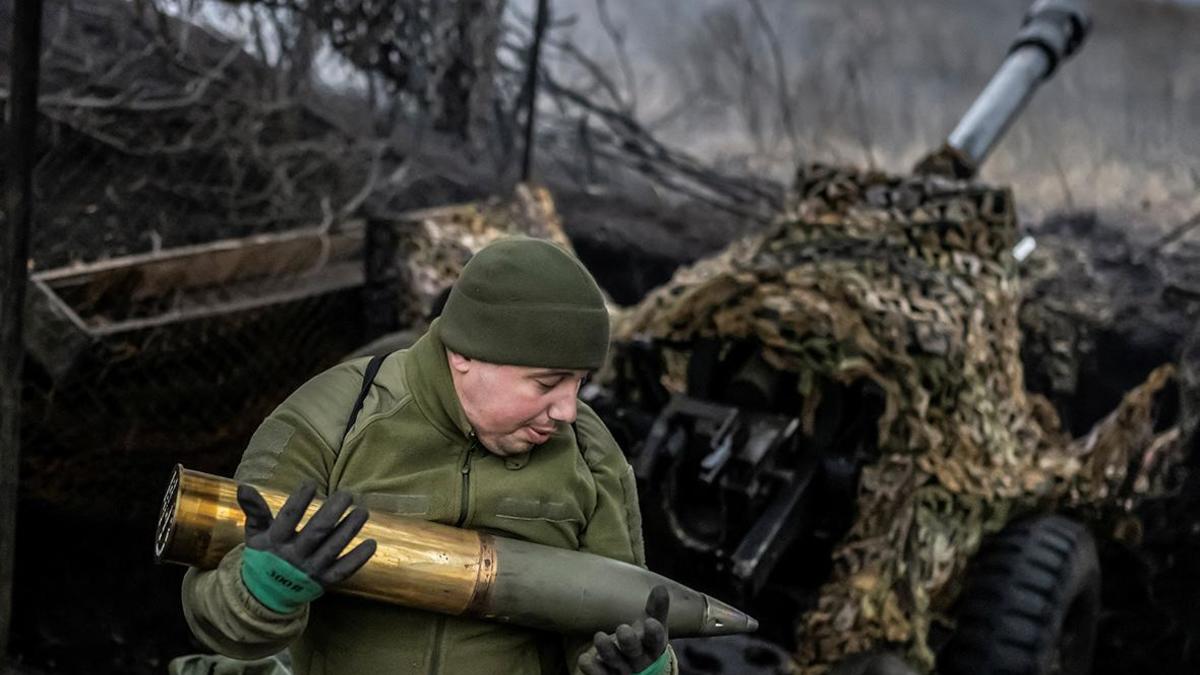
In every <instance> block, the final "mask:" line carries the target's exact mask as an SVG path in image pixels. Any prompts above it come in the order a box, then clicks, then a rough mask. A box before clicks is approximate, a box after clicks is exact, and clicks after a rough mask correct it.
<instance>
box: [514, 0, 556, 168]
mask: <svg viewBox="0 0 1200 675" xmlns="http://www.w3.org/2000/svg"><path fill="white" fill-rule="evenodd" d="M549 21H550V2H549V0H538V7H537V18H535V19H534V20H533V46H531V47H530V49H529V71H528V72H527V73H526V75H525V78H526V79H525V92H526V96H527V98H526V101H525V112H526V114H525V147H524V154H523V156H522V158H521V181H522V182H526V181H528V180H529V176H530V174H531V173H532V171H533V125H534V122H536V121H537V79H538V68H539V66H540V65H541V58H542V36H543V35H544V34H545V33H546V24H547V23H549Z"/></svg>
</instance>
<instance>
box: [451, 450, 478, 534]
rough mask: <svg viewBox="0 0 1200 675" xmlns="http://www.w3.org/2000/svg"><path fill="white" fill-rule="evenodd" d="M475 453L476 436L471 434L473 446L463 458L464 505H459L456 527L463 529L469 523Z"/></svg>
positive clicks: (461, 471) (460, 470)
mask: <svg viewBox="0 0 1200 675" xmlns="http://www.w3.org/2000/svg"><path fill="white" fill-rule="evenodd" d="M474 452H475V434H474V433H472V434H471V445H469V446H467V454H466V455H465V456H463V463H462V468H461V469H459V473H461V474H462V503H461V504H460V505H459V511H458V522H456V523H455V524H454V525H455V527H462V525H463V523H465V522H467V508H468V507H470V505H471V502H470V500H471V455H472V454H474Z"/></svg>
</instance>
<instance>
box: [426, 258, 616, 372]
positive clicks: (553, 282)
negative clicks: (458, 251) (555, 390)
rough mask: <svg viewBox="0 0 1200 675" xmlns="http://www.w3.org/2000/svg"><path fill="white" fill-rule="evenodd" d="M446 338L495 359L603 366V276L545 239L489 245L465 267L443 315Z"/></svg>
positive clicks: (469, 352)
mask: <svg viewBox="0 0 1200 675" xmlns="http://www.w3.org/2000/svg"><path fill="white" fill-rule="evenodd" d="M436 330H437V331H438V336H439V337H440V338H441V340H442V343H443V344H445V345H446V346H447V347H449V348H450V349H452V350H454V351H456V352H458V353H459V354H462V355H463V356H467V357H470V358H472V359H479V360H481V361H488V362H490V363H501V364H507V365H513V366H534V367H539V368H567V369H572V370H585V369H595V368H599V367H600V366H602V365H603V364H604V356H605V354H606V353H607V352H608V309H607V308H605V306H604V296H603V295H601V293H600V287H599V286H597V285H596V280H595V279H593V278H592V275H591V274H589V273H588V271H587V269H586V268H584V266H583V264H582V263H580V262H579V261H578V260H576V259H575V257H574V256H572V255H571V254H570V253H567V252H566V251H565V250H563V249H562V248H560V247H559V246H557V245H556V244H553V243H551V242H549V241H546V240H543V239H532V238H528V237H518V238H512V239H502V240H500V241H497V242H494V243H492V244H489V245H488V246H486V247H484V248H483V249H482V250H480V251H479V252H478V253H476V254H475V256H474V257H472V258H471V259H470V260H469V261H468V262H467V264H466V266H465V267H463V271H462V275H461V276H459V278H458V281H456V282H455V283H454V287H453V288H452V289H451V290H450V297H449V298H448V299H447V300H446V307H445V309H443V310H442V315H441V317H440V318H439V319H438V320H437V323H436Z"/></svg>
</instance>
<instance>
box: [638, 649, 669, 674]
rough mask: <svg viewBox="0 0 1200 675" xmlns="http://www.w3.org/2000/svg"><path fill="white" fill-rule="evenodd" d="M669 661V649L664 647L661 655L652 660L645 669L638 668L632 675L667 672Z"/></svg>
mask: <svg viewBox="0 0 1200 675" xmlns="http://www.w3.org/2000/svg"><path fill="white" fill-rule="evenodd" d="M670 663H671V650H670V649H664V650H663V653H662V655H661V656H659V657H658V658H657V659H655V660H654V663H651V664H650V665H648V666H646V668H645V670H640V671H638V672H636V673H634V674H633V675H661V674H662V673H666V672H669V670H670V667H669V666H670Z"/></svg>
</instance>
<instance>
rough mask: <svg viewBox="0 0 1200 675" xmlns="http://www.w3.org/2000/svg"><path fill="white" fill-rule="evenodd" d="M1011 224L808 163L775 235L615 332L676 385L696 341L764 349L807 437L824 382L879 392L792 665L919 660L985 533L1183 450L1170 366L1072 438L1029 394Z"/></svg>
mask: <svg viewBox="0 0 1200 675" xmlns="http://www.w3.org/2000/svg"><path fill="white" fill-rule="evenodd" d="M1015 235H1016V227H1015V215H1014V212H1013V200H1012V196H1011V193H1010V192H1009V191H1008V190H1005V189H994V188H990V187H986V186H982V185H978V184H973V183H966V182H958V181H951V180H946V179H942V178H937V177H919V176H918V177H897V176H891V175H887V174H883V173H877V172H864V173H853V172H843V171H836V170H833V169H830V168H827V167H823V166H819V165H817V166H810V167H806V168H804V169H802V170H801V171H800V173H799V175H798V177H797V182H796V187H795V191H794V194H793V196H792V199H791V200H790V203H789V205H788V206H787V208H786V209H785V211H784V213H783V214H782V215H781V217H780V218H779V219H778V220H777V222H776V223H775V225H774V226H773V227H771V228H770V229H769V230H768V231H766V232H765V233H763V234H759V235H755V236H751V237H748V238H745V239H743V240H740V241H738V242H736V243H734V244H733V245H731V246H730V247H729V248H727V249H726V250H725V251H724V252H723V253H722V254H721V255H719V256H717V257H715V258H710V259H707V260H705V261H702V262H700V263H697V264H696V265H694V266H692V267H690V268H685V269H682V270H680V271H679V272H677V273H676V275H675V277H674V278H673V279H672V281H671V282H670V283H668V284H667V285H666V286H664V287H662V288H660V289H659V290H657V291H656V292H654V293H653V294H652V295H651V296H649V297H648V298H647V299H645V300H644V301H643V302H642V303H641V304H639V305H638V306H636V307H634V308H631V309H630V310H628V311H627V312H626V313H624V314H623V315H621V316H618V317H617V319H616V325H617V329H616V332H615V336H614V337H615V340H616V341H617V342H621V341H628V340H631V339H634V338H635V337H648V338H651V339H654V340H657V341H659V342H660V344H663V345H666V346H667V347H666V349H667V352H666V357H667V359H666V363H667V370H668V374H667V375H666V378H667V379H669V380H670V382H668V383H667V384H668V386H669V387H670V388H672V389H675V390H682V389H683V388H684V387H685V386H686V385H685V382H686V366H687V360H688V356H689V348H688V345H690V344H693V343H694V342H695V341H696V340H700V339H703V338H716V337H719V338H720V339H722V340H726V341H728V340H747V341H752V342H757V343H758V344H760V345H761V347H762V351H763V356H764V358H765V359H766V360H767V361H768V362H769V363H770V364H771V365H773V366H775V367H777V368H780V369H783V370H785V371H788V372H791V373H795V374H796V375H797V376H798V383H799V384H798V386H799V390H800V392H799V393H800V395H801V396H802V398H803V401H804V403H803V404H802V407H803V409H802V410H801V411H797V412H798V413H799V415H800V417H801V419H802V420H803V422H804V425H805V427H806V429H807V430H810V431H811V429H812V428H813V426H814V417H815V415H816V414H817V410H818V407H819V404H820V400H821V393H822V387H823V386H825V385H828V384H835V383H840V384H852V383H856V382H859V383H861V382H869V383H870V384H871V385H872V386H873V387H875V388H877V389H878V390H879V391H881V392H882V395H883V400H884V405H883V412H882V414H881V415H880V417H879V419H878V429H877V433H878V449H879V458H878V460H877V461H874V462H872V463H871V464H869V465H868V466H866V467H865V468H864V469H863V472H862V476H861V481H860V484H859V489H858V497H857V504H856V513H857V514H858V516H857V519H856V521H855V522H854V524H853V525H852V526H851V528H850V530H849V532H848V534H847V535H846V537H845V538H844V539H843V540H842V542H841V543H840V545H839V546H838V548H837V549H836V550H835V552H834V568H833V574H832V576H831V578H830V579H829V580H828V582H827V583H826V584H825V585H824V586H823V587H822V589H821V593H820V599H819V601H818V604H817V606H816V607H815V608H814V609H813V610H812V611H810V612H808V613H807V614H805V615H804V616H803V617H802V618H801V620H800V621H799V623H798V626H797V630H798V645H799V646H798V652H797V654H796V658H797V660H798V661H799V663H800V665H801V667H802V669H803V670H804V672H807V673H820V672H825V671H826V670H827V669H828V668H829V667H830V666H831V665H833V664H835V663H837V662H838V661H839V660H841V659H842V658H844V657H845V656H847V655H849V654H854V653H858V652H862V651H866V650H868V649H872V648H877V647H884V646H890V647H900V648H902V649H905V650H906V651H907V653H908V656H909V660H910V661H911V662H913V663H915V664H917V665H919V666H921V667H922V668H923V669H924V670H927V671H928V670H931V669H932V668H933V661H934V654H933V651H932V648H931V646H930V642H929V631H930V627H931V624H932V623H933V622H935V621H937V622H945V623H946V624H947V625H950V619H949V616H948V610H949V608H950V604H951V603H952V602H953V600H954V598H955V597H956V595H957V593H958V591H959V590H960V589H959V587H958V584H957V583H956V581H955V580H956V579H958V578H960V577H961V572H962V571H963V570H964V569H965V566H966V563H967V561H968V559H969V558H970V556H971V555H972V554H973V553H974V552H975V551H976V550H977V549H978V548H979V545H980V541H981V539H982V538H983V537H984V536H985V535H986V534H989V533H992V532H995V531H997V530H999V529H1000V528H1001V527H1002V526H1003V525H1004V524H1005V523H1006V522H1008V521H1009V520H1011V519H1012V518H1013V517H1016V516H1019V515H1020V514H1023V513H1029V512H1033V511H1042V510H1049V509H1052V508H1057V509H1069V510H1075V511H1077V512H1078V513H1080V515H1082V516H1083V517H1085V518H1087V519H1089V520H1091V522H1093V523H1100V522H1105V523H1110V522H1111V520H1110V519H1112V518H1115V517H1121V516H1122V515H1126V516H1127V514H1128V511H1129V510H1130V509H1131V508H1132V506H1133V504H1134V502H1135V497H1136V496H1137V494H1139V493H1145V492H1147V491H1150V490H1153V489H1154V485H1153V482H1154V478H1155V473H1154V470H1155V468H1156V467H1158V466H1162V465H1164V464H1165V462H1164V459H1163V458H1164V457H1170V456H1171V454H1172V453H1175V452H1178V447H1177V446H1178V432H1177V431H1175V430H1171V431H1168V432H1166V433H1163V434H1160V435H1157V436H1156V435H1155V434H1154V432H1153V422H1154V420H1153V409H1152V403H1153V399H1154V397H1155V394H1156V392H1158V391H1159V390H1160V389H1162V388H1163V387H1164V386H1166V384H1167V382H1168V381H1169V380H1170V378H1171V376H1172V371H1171V369H1170V367H1169V366H1164V367H1161V368H1159V369H1158V370H1156V371H1154V372H1153V373H1152V374H1151V375H1150V377H1149V378H1148V380H1147V381H1146V382H1145V383H1144V384H1142V385H1141V386H1139V387H1137V388H1136V389H1134V390H1133V391H1131V392H1130V393H1129V394H1128V395H1127V396H1126V398H1125V400H1124V401H1123V402H1122V403H1121V405H1120V406H1119V407H1118V409H1117V410H1116V411H1115V412H1114V413H1112V415H1110V416H1109V418H1107V419H1106V420H1104V421H1102V422H1101V423H1100V424H1098V425H1097V426H1096V428H1095V429H1094V430H1093V431H1092V432H1091V433H1090V434H1088V435H1087V436H1085V437H1084V438H1081V439H1079V440H1075V441H1072V440H1071V439H1070V438H1069V437H1068V436H1067V435H1066V434H1065V433H1063V432H1062V431H1061V430H1060V428H1059V423H1058V418H1057V416H1056V414H1055V412H1054V410H1053V408H1052V407H1051V406H1050V404H1049V403H1048V402H1047V401H1046V400H1045V399H1044V398H1042V397H1040V396H1038V395H1035V394H1030V393H1027V392H1026V390H1025V386H1024V376H1023V373H1022V369H1021V365H1020V364H1021V360H1020V354H1019V342H1020V335H1019V330H1018V323H1017V309H1018V304H1019V294H1018V289H1017V284H1016V274H1015V266H1016V263H1015V261H1014V260H1013V258H1012V255H1011V249H1012V247H1013V244H1014V242H1015Z"/></svg>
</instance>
